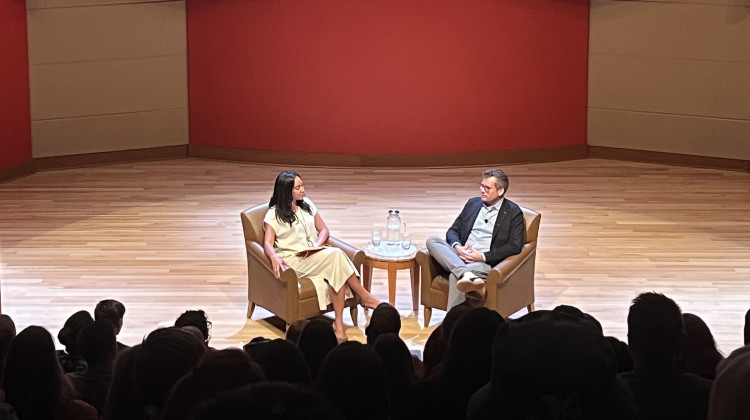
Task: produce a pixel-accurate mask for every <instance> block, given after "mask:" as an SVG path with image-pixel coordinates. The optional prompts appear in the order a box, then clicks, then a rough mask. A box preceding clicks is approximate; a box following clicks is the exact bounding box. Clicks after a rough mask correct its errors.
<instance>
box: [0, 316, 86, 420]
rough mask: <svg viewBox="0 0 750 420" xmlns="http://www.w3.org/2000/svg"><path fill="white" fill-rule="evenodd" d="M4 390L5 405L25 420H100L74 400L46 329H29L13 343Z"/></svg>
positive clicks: (7, 362) (7, 361)
mask: <svg viewBox="0 0 750 420" xmlns="http://www.w3.org/2000/svg"><path fill="white" fill-rule="evenodd" d="M2 389H3V391H5V401H6V402H7V403H8V404H10V405H11V406H12V407H13V408H14V409H15V411H16V412H17V413H18V418H19V419H22V420H26V419H31V420H34V419H66V420H67V419H70V420H89V419H92V420H94V419H96V418H98V416H97V412H96V409H95V408H94V407H92V406H90V405H89V404H86V403H85V402H83V401H81V400H79V399H77V398H76V397H75V391H74V390H73V387H72V386H71V385H70V382H68V380H67V379H66V378H65V375H64V373H63V371H62V368H61V366H60V363H59V361H58V359H57V355H56V354H55V343H54V342H53V341H52V335H50V333H49V331H47V330H46V329H44V328H43V327H39V326H35V325H32V326H30V327H27V328H25V329H24V330H23V331H21V332H20V333H18V335H17V336H16V337H15V338H14V339H13V341H12V342H11V343H10V347H9V348H8V354H7V355H6V358H5V370H4V372H3V380H2Z"/></svg>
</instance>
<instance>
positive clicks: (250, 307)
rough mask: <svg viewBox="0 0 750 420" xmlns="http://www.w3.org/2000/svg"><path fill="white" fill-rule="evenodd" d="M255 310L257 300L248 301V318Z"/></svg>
mask: <svg viewBox="0 0 750 420" xmlns="http://www.w3.org/2000/svg"><path fill="white" fill-rule="evenodd" d="M254 311H255V302H252V301H249V300H248V301H247V318H248V319H250V318H251V317H252V316H253V312H254Z"/></svg>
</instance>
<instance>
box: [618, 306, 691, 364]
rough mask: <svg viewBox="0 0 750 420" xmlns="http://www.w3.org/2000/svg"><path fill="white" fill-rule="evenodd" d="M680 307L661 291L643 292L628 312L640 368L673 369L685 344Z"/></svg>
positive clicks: (631, 346)
mask: <svg viewBox="0 0 750 420" xmlns="http://www.w3.org/2000/svg"><path fill="white" fill-rule="evenodd" d="M684 335H685V326H684V323H683V321H682V312H681V311H680V307H679V306H677V304H676V303H675V302H674V301H673V300H672V299H670V298H668V297H666V296H664V295H663V294H661V293H654V292H648V293H642V294H640V295H638V297H636V298H635V299H633V304H632V305H631V306H630V311H629V312H628V347H629V349H630V354H631V355H632V356H633V363H634V364H635V368H636V370H639V369H646V370H654V369H657V370H659V369H664V368H672V367H673V366H674V365H675V364H676V358H677V353H678V351H679V350H680V347H681V346H682V343H683V338H684Z"/></svg>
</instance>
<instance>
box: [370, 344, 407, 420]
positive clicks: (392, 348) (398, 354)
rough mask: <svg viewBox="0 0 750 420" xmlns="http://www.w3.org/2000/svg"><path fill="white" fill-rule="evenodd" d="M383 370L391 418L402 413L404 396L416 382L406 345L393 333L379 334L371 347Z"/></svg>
mask: <svg viewBox="0 0 750 420" xmlns="http://www.w3.org/2000/svg"><path fill="white" fill-rule="evenodd" d="M373 349H374V350H375V353H377V354H378V357H380V361H381V362H382V363H383V368H384V369H385V379H386V383H387V385H388V395H389V398H390V402H391V418H398V416H399V414H400V413H401V412H402V410H401V406H402V402H403V399H404V396H405V395H406V394H407V392H409V390H410V389H411V387H412V385H414V382H415V381H416V378H415V375H414V363H413V361H412V356H411V352H410V351H409V348H408V347H406V343H404V340H402V339H401V338H400V337H399V336H397V335H396V334H394V333H385V334H380V335H379V336H378V339H377V340H376V341H375V344H374V345H373Z"/></svg>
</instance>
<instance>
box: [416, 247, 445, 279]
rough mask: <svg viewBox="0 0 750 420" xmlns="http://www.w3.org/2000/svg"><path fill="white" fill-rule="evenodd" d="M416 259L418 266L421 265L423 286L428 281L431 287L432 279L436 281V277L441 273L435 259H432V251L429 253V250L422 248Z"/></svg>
mask: <svg viewBox="0 0 750 420" xmlns="http://www.w3.org/2000/svg"><path fill="white" fill-rule="evenodd" d="M415 259H416V261H417V264H419V269H420V272H421V277H422V284H425V281H424V280H425V279H426V280H428V281H427V282H426V283H427V285H428V286H429V284H430V282H432V279H434V278H435V276H437V275H438V273H439V271H438V266H437V263H436V262H435V259H433V258H432V257H430V251H428V250H427V248H422V249H420V250H419V251H417V255H416V256H415Z"/></svg>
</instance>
